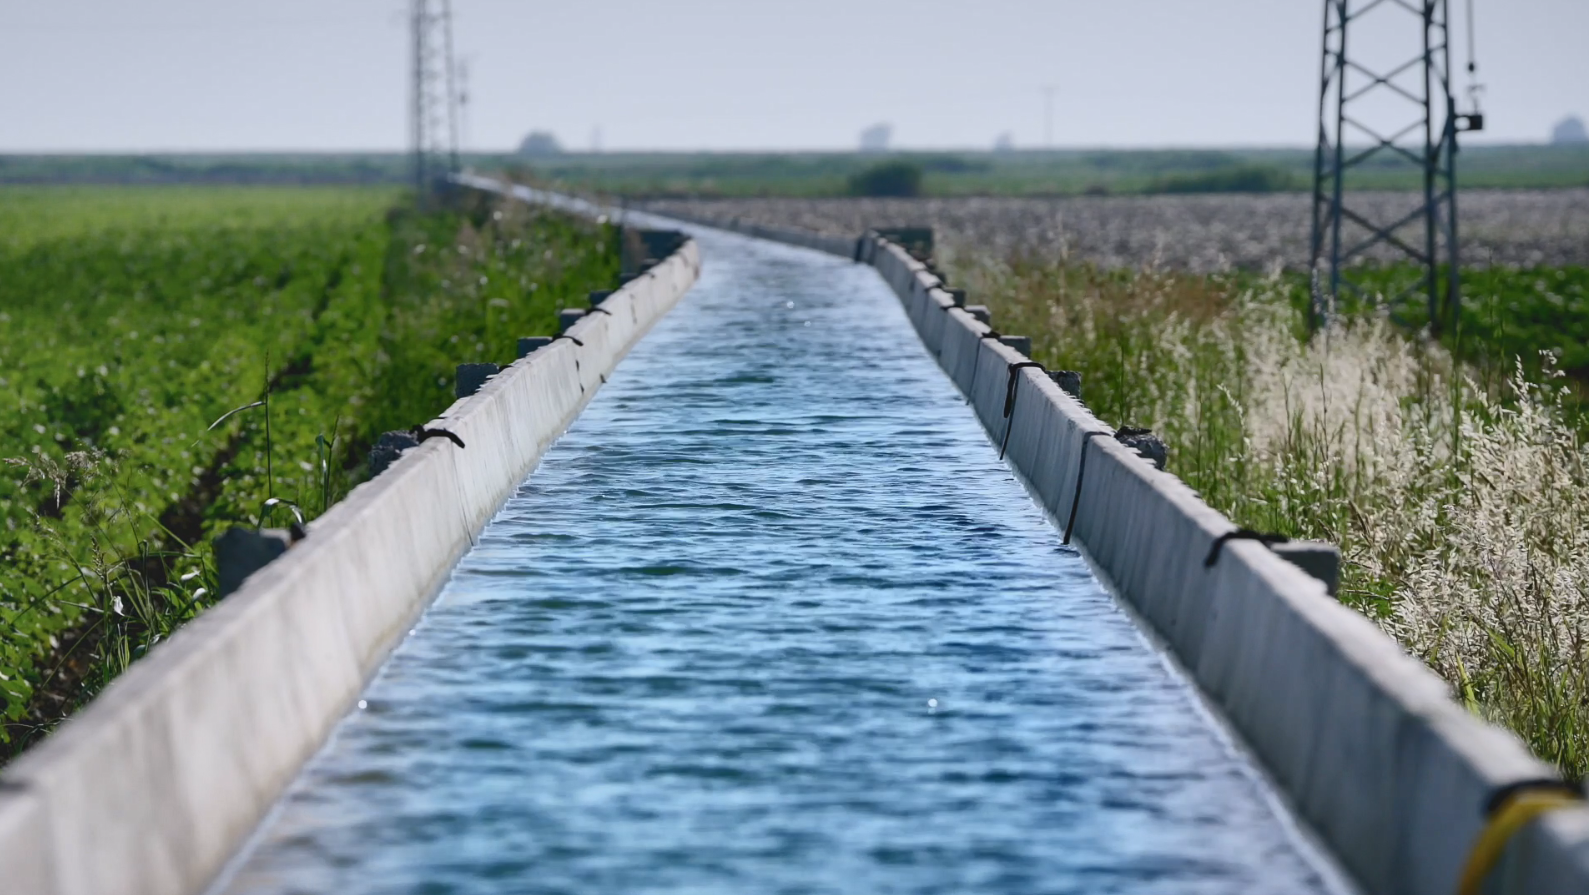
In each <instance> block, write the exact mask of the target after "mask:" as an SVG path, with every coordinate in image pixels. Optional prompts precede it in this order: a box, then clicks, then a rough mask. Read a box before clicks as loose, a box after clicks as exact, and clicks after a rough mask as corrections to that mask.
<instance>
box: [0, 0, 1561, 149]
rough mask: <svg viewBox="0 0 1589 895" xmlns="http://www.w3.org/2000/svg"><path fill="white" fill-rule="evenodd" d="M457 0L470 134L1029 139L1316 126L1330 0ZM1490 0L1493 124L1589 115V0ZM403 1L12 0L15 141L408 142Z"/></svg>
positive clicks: (5, 55)
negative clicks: (889, 131) (873, 130)
mask: <svg viewBox="0 0 1589 895" xmlns="http://www.w3.org/2000/svg"><path fill="white" fill-rule="evenodd" d="M453 3H454V9H455V13H456V18H457V26H456V27H457V38H456V40H457V48H458V53H459V55H460V56H461V57H464V58H466V59H467V60H468V62H469V67H470V86H471V92H472V94H473V102H472V103H471V105H470V109H469V115H468V129H467V144H468V148H470V149H482V150H485V149H503V148H507V147H509V146H512V145H514V144H516V143H517V141H518V140H519V138H520V137H522V136H523V135H524V133H525V132H526V131H528V130H530V129H531V128H547V129H550V130H552V131H554V132H555V133H556V134H557V135H558V137H559V138H560V139H561V140H562V141H563V143H564V144H565V145H567V146H570V147H573V148H587V147H589V146H590V144H591V140H592V135H593V133H594V131H595V130H596V129H597V128H600V132H601V140H602V145H603V147H604V148H607V149H643V148H660V149H695V148H710V149H843V148H850V147H853V146H854V145H855V144H856V139H857V134H858V133H859V131H860V130H861V129H862V128H863V127H865V126H867V125H869V124H872V123H874V122H879V121H886V122H889V123H890V124H892V125H893V128H894V142H895V145H898V146H904V147H912V148H927V147H986V146H990V145H991V144H992V142H993V140H994V138H995V137H996V136H997V135H998V134H1000V133H1003V132H1006V131H1007V132H1010V133H1011V134H1012V135H1013V137H1014V139H1015V142H1016V144H1017V145H1018V146H1029V147H1030V146H1039V145H1042V144H1043V142H1044V114H1043V110H1044V100H1043V93H1042V87H1043V86H1044V85H1053V86H1054V87H1055V88H1056V89H1055V93H1054V96H1055V100H1054V111H1055V124H1054V143H1055V144H1057V145H1060V146H1172V145H1173V146H1195V145H1311V143H1312V141H1313V133H1314V127H1315V120H1316V119H1315V115H1316V108H1315V104H1316V102H1317V89H1318V88H1317V83H1316V80H1317V76H1318V67H1319V61H1318V54H1319V30H1320V27H1321V22H1322V8H1323V7H1322V3H1321V0H799V2H793V0H790V2H783V0H672V2H667V0H539V2H531V0H453ZM1476 4H1477V15H1478V24H1479V27H1478V38H1479V40H1478V50H1479V61H1480V66H1481V71H1480V74H1481V76H1482V78H1483V80H1484V82H1485V83H1486V84H1487V86H1488V93H1487V95H1486V101H1485V106H1486V111H1487V112H1488V114H1489V124H1490V132H1489V133H1488V134H1486V135H1485V139H1486V140H1504V141H1535V140H1541V139H1543V138H1544V137H1545V136H1546V135H1547V134H1548V133H1549V129H1550V127H1551V126H1552V124H1554V123H1555V122H1556V121H1557V120H1559V119H1560V118H1562V117H1563V116H1565V115H1567V114H1569V113H1573V114H1578V115H1580V116H1584V117H1586V118H1589V47H1586V43H1589V0H1476ZM1452 5H1453V13H1456V12H1457V11H1458V9H1459V8H1460V7H1461V5H1462V0H1452ZM405 9H406V0H268V2H266V0H251V2H243V0H48V2H44V3H40V2H27V3H24V2H22V0H0V151H9V152H19V151H48V150H88V151H114V150H179V149H215V150H247V149H396V148H400V147H402V146H403V144H404V140H405V133H406V131H405V120H406V102H407V65H408V63H407V57H406V51H407V30H406V29H407V24H406V19H405ZM1403 15H1404V16H1405V14H1403ZM1408 18H1410V17H1408ZM1459 21H1460V17H1459ZM1387 33H1388V32H1387ZM1405 34H1406V40H1407V42H1408V43H1407V44H1406V52H1407V54H1408V55H1409V56H1410V55H1413V54H1416V52H1417V45H1416V41H1417V40H1418V39H1419V37H1418V28H1417V26H1416V22H1415V20H1414V25H1413V26H1412V27H1410V28H1407V29H1406V31H1405ZM1464 54H1465V51H1464Z"/></svg>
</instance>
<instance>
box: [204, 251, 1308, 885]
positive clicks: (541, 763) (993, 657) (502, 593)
mask: <svg viewBox="0 0 1589 895" xmlns="http://www.w3.org/2000/svg"><path fill="white" fill-rule="evenodd" d="M699 238H700V239H701V241H702V254H703V257H704V258H705V259H706V263H705V270H704V273H703V277H702V279H701V281H700V283H699V284H698V285H697V286H696V287H695V290H694V291H693V292H692V293H691V294H690V295H689V296H687V297H686V299H685V301H684V302H683V304H681V305H680V307H679V308H678V309H676V310H675V311H674V312H673V314H672V315H671V316H670V317H668V318H667V319H665V320H664V321H663V322H662V323H661V324H660V325H659V326H658V328H657V329H656V331H655V332H653V333H652V334H651V335H650V336H649V337H647V339H646V340H645V341H644V342H643V343H641V345H640V346H639V347H638V348H637V349H636V350H635V352H634V353H633V355H632V356H631V357H630V358H629V359H628V360H626V361H625V362H624V364H623V366H622V367H620V369H619V370H618V371H617V373H616V375H615V376H614V377H613V378H612V381H611V382H610V383H608V385H607V386H606V387H605V389H604V390H603V391H602V392H601V393H600V394H599V395H598V396H597V397H596V398H595V400H594V401H593V402H592V403H591V405H590V407H589V408H588V409H587V410H586V411H585V413H584V414H583V416H581V417H580V418H579V420H578V421H577V422H576V423H575V424H574V426H573V427H572V428H571V429H570V431H569V432H568V433H567V434H566V435H565V436H564V437H563V439H562V440H561V441H560V442H559V443H558V444H557V445H556V446H555V447H554V448H553V449H552V450H551V451H550V452H549V453H548V454H547V456H546V457H545V459H544V461H543V462H542V464H541V466H540V468H539V469H538V470H537V471H536V472H535V474H534V475H533V476H532V477H531V478H530V479H529V480H528V481H527V482H526V483H525V484H524V485H523V486H522V487H521V489H520V490H519V491H518V493H517V494H516V495H515V496H514V497H513V498H512V499H511V500H510V501H509V502H508V504H507V505H506V506H505V507H504V508H503V510H502V511H501V512H500V514H499V515H498V516H497V518H496V519H495V520H494V521H493V522H492V523H491V524H490V526H489V527H487V529H486V530H485V531H484V533H483V534H482V535H481V536H480V538H479V541H478V546H477V547H476V548H475V549H474V550H473V552H472V553H470V554H469V555H468V556H467V557H466V558H465V559H464V560H463V562H462V564H461V565H460V566H459V567H458V569H457V570H456V571H455V573H454V574H453V576H452V579H451V581H450V583H449V584H448V585H447V586H446V588H445V590H444V591H443V593H442V595H441V596H440V598H439V599H438V601H437V602H436V604H435V605H434V606H433V607H432V608H431V610H430V611H429V613H428V614H427V615H426V616H425V618H424V619H423V621H422V622H421V623H420V624H419V625H418V626H417V627H416V629H415V630H414V632H413V633H412V635H411V636H410V637H409V638H408V639H407V640H406V641H405V642H404V643H403V645H402V646H401V647H400V648H399V649H398V650H397V651H396V652H395V653H394V655H393V656H392V658H391V660H390V661H389V662H388V664H387V666H386V668H385V669H384V670H383V671H382V673H381V674H380V675H379V676H378V677H377V679H376V680H375V681H374V682H373V683H372V684H371V686H370V687H369V690H368V692H367V693H366V694H365V696H364V698H363V701H362V702H361V703H360V708H359V709H358V710H357V711H355V712H354V713H353V714H352V715H350V716H349V717H348V718H347V719H346V721H345V722H344V723H343V724H342V725H341V727H340V729H339V731H338V733H337V735H336V736H335V738H334V739H333V740H332V742H331V743H330V745H328V746H327V747H326V749H325V750H324V751H323V753H322V754H321V755H320V756H318V757H317V758H316V759H315V760H314V761H313V762H312V763H311V764H310V766H309V767H308V768H307V770H306V771H305V772H304V774H303V776H302V778H301V779H300V780H299V781H298V782H297V783H296V784H295V785H294V786H293V788H292V789H291V791H290V792H289V794H288V795H287V796H286V797H285V799H284V800H283V803H282V804H281V806H280V807H279V809H278V810H277V811H276V812H275V813H274V814H273V815H272V817H271V818H270V819H269V820H268V821H267V823H266V824H265V825H264V827H263V828H262V829H261V830H260V831H259V833H258V834H257V835H256V837H255V839H254V841H253V843H252V844H251V846H250V847H249V849H248V850H247V851H246V852H245V853H244V854H243V855H242V856H240V857H239V859H238V860H237V861H236V862H234V867H233V868H232V869H231V871H230V872H229V874H228V876H227V877H226V878H224V879H223V880H221V881H220V882H219V883H218V884H217V887H216V891H217V892H227V893H234V892H235V893H241V892H342V893H377V892H379V893H396V892H415V893H418V892H426V893H441V892H547V893H551V892H559V893H562V892H566V893H586V895H590V893H604V892H612V893H618V892H641V891H645V892H690V893H712V892H721V893H742V892H769V893H770V892H910V893H918V892H946V893H948V892H971V891H977V892H1012V893H1013V892H1023V893H1024V892H1075V893H1101V892H1126V891H1129V892H1134V893H1140V892H1164V893H1171V892H1173V893H1177V895H1185V893H1205V892H1206V893H1229V892H1249V891H1251V892H1256V891H1263V892H1267V893H1282V892H1324V891H1332V890H1334V888H1335V884H1334V883H1333V882H1331V880H1333V879H1334V873H1333V871H1331V870H1330V869H1329V867H1328V866H1327V865H1326V864H1325V862H1324V860H1323V859H1322V858H1320V857H1319V856H1318V855H1317V854H1316V853H1315V852H1314V851H1313V850H1312V849H1311V848H1310V847H1309V846H1308V845H1307V844H1306V843H1305V842H1304V841H1303V839H1302V838H1301V837H1300V836H1299V835H1298V834H1297V833H1296V832H1295V830H1294V829H1293V827H1292V825H1291V822H1290V821H1289V819H1288V818H1287V817H1286V815H1285V814H1284V812H1283V811H1282V810H1281V809H1280V808H1278V806H1277V804H1276V803H1275V800H1274V797H1273V796H1272V794H1271V793H1270V792H1269V790H1268V789H1267V788H1266V786H1265V784H1263V783H1262V782H1261V780H1260V779H1259V777H1258V775H1257V774H1256V773H1255V772H1254V771H1253V770H1252V767H1251V765H1250V764H1249V763H1248V760H1247V758H1246V757H1245V756H1244V755H1242V754H1241V753H1240V752H1239V751H1238V750H1237V749H1236V748H1234V747H1233V746H1231V745H1230V744H1229V743H1228V741H1227V740H1226V739H1225V738H1224V737H1223V735H1222V734H1221V733H1220V732H1218V730H1217V729H1216V728H1215V727H1214V726H1213V725H1212V724H1211V723H1210V721H1209V720H1208V719H1207V717H1206V715H1205V714H1204V712H1203V710H1202V708H1201V707H1200V706H1199V704H1198V702H1197V700H1196V697H1195V696H1194V694H1193V693H1192V692H1191V691H1190V690H1189V689H1188V688H1187V686H1186V685H1185V684H1184V683H1183V682H1182V681H1181V680H1180V679H1179V678H1178V677H1177V676H1176V675H1175V674H1174V673H1173V672H1172V671H1171V670H1170V669H1169V668H1168V667H1167V666H1166V664H1165V662H1164V661H1163V660H1162V659H1161V657H1160V655H1159V654H1158V653H1157V652H1156V651H1155V650H1154V649H1153V648H1152V647H1151V646H1150V645H1149V644H1148V643H1147V642H1146V640H1145V639H1144V638H1143V637H1142V636H1141V635H1140V634H1139V632H1138V630H1137V629H1136V627H1135V626H1134V624H1133V622H1132V621H1131V620H1130V619H1129V618H1128V617H1127V616H1126V615H1125V614H1124V613H1123V612H1122V611H1121V610H1120V609H1119V608H1118V607H1117V605H1116V604H1115V602H1114V601H1113V600H1112V598H1111V597H1110V596H1109V595H1108V594H1107V593H1106V592H1105V591H1104V590H1103V589H1102V588H1101V586H1100V585H1099V583H1098V582H1097V581H1096V580H1095V579H1094V577H1093V575H1092V574H1091V572H1090V571H1089V569H1088V567H1087V565H1086V564H1085V562H1084V560H1083V559H1082V557H1080V556H1079V555H1078V554H1076V553H1075V552H1073V551H1072V550H1071V549H1070V548H1068V547H1061V546H1060V545H1059V540H1060V539H1059V537H1058V535H1057V533H1056V532H1055V530H1054V528H1053V527H1052V525H1051V524H1050V523H1049V521H1048V520H1047V519H1046V518H1045V517H1044V515H1043V514H1042V512H1041V511H1040V510H1039V509H1038V508H1037V507H1036V506H1035V505H1034V504H1033V503H1032V502H1031V501H1030V500H1029V499H1028V498H1027V496H1026V493H1025V491H1024V489H1023V488H1022V486H1021V485H1020V483H1018V482H1017V481H1016V480H1015V479H1014V478H1013V477H1012V475H1011V473H1010V472H1009V470H1008V469H1007V468H1006V467H1005V466H1004V465H1003V464H1002V463H1000V462H999V460H998V457H997V451H996V450H995V449H994V448H993V447H992V446H991V445H990V444H989V443H988V440H987V437H986V436H985V434H984V433H983V431H982V430H981V428H980V427H979V425H978V424H977V422H976V420H975V419H974V418H973V416H972V413H971V411H970V410H969V409H968V408H966V407H965V406H964V402H963V400H962V398H961V397H960V396H959V394H958V393H957V392H956V391H955V389H954V387H953V386H952V385H951V384H950V383H949V381H948V379H947V378H946V377H944V376H943V374H942V373H941V372H940V371H939V369H938V367H937V366H936V364H935V363H934V362H933V360H932V359H931V358H929V357H928V356H927V355H926V353H925V352H924V351H923V350H922V348H921V347H920V344H919V343H918V342H917V340H916V337H915V334H914V333H913V332H912V331H911V329H910V326H909V323H908V322H907V321H906V319H905V317H904V314H903V312H902V311H901V309H900V307H899V304H898V302H897V301H896V300H895V298H894V297H893V295H892V294H891V293H890V292H889V290H888V288H887V287H886V286H885V285H884V284H883V283H882V282H881V280H879V279H878V278H877V276H876V275H875V274H874V273H873V272H872V271H871V270H870V269H869V268H865V267H861V266H856V265H851V264H848V263H846V262H844V261H841V260H839V259H833V258H825V257H820V256H818V255H815V254H813V253H807V252H804V251H800V250H796V249H790V248H785V247H781V246H774V245H770V244H765V243H756V242H750V241H747V240H743V239H741V238H738V237H732V236H726V235H721V234H713V233H710V232H708V233H703V234H701V235H700V237H699Z"/></svg>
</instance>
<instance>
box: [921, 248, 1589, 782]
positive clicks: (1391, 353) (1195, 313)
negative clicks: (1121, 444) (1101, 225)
mask: <svg viewBox="0 0 1589 895" xmlns="http://www.w3.org/2000/svg"><path fill="white" fill-rule="evenodd" d="M952 266H953V274H954V276H955V278H956V279H957V280H961V281H963V282H965V283H966V284H967V285H968V287H970V288H972V289H974V290H976V292H977V294H979V295H981V296H982V297H984V298H985V299H986V300H987V301H988V302H989V304H990V305H992V306H993V308H994V311H995V314H996V315H997V317H996V319H997V320H998V323H999V327H1000V329H1002V330H1004V331H1006V332H1025V333H1030V334H1032V336H1033V350H1034V355H1035V357H1036V359H1037V360H1040V361H1042V362H1044V363H1045V364H1047V365H1048V366H1049V367H1050V368H1055V369H1059V368H1068V369H1075V370H1080V371H1082V373H1083V396H1084V398H1085V399H1086V401H1087V403H1088V405H1089V406H1090V407H1091V408H1092V409H1093V410H1094V412H1096V413H1097V414H1098V415H1099V416H1100V417H1101V418H1103V419H1105V420H1107V421H1109V422H1111V423H1115V424H1123V423H1129V424H1136V425H1144V426H1148V427H1151V428H1153V429H1155V430H1156V431H1157V432H1159V433H1160V434H1161V436H1163V437H1164V439H1165V441H1166V443H1167V444H1168V446H1169V451H1170V466H1169V469H1170V471H1171V472H1173V473H1175V474H1176V475H1178V476H1180V477H1181V478H1183V479H1184V480H1185V481H1186V482H1187V483H1188V484H1189V485H1190V486H1191V487H1193V488H1194V489H1196V490H1197V491H1198V492H1199V493H1200V494H1202V496H1203V497H1204V499H1205V500H1207V501H1208V502H1209V504H1210V505H1212V506H1213V507H1215V508H1216V509H1219V510H1221V511H1222V512H1224V513H1226V514H1227V515H1228V516H1230V517H1231V519H1232V520H1233V521H1235V522H1236V523H1238V524H1240V525H1243V526H1247V527H1252V528H1258V529H1263V530H1269V531H1276V532H1279V533H1282V534H1286V535H1289V536H1292V537H1305V538H1321V539H1325V540H1329V541H1333V542H1335V543H1337V544H1339V545H1340V546H1341V549H1342V553H1343V558H1344V560H1345V568H1344V569H1343V575H1342V582H1341V591H1340V594H1341V596H1340V598H1341V600H1342V601H1343V602H1345V603H1347V604H1348V605H1351V606H1353V607H1355V608H1357V609H1359V610H1360V611H1362V612H1364V613H1365V614H1367V615H1368V616H1369V617H1370V618H1372V619H1374V620H1375V621H1376V622H1377V623H1378V624H1379V625H1380V626H1381V627H1383V628H1384V629H1385V630H1386V631H1387V632H1388V633H1390V634H1392V635H1393V636H1395V637H1396V638H1397V639H1398V640H1400V641H1401V643H1402V644H1403V645H1404V646H1405V647H1406V648H1407V649H1408V650H1409V651H1410V652H1412V653H1413V654H1415V655H1417V656H1419V657H1420V658H1422V659H1423V660H1424V661H1425V662H1427V663H1428V664H1429V665H1430V667H1431V668H1433V669H1434V670H1435V671H1437V672H1439V673H1440V674H1441V675H1443V676H1444V677H1445V678H1446V679H1447V680H1448V681H1449V682H1450V683H1451V686H1452V689H1453V692H1454V693H1455V694H1457V695H1458V696H1459V698H1462V699H1463V700H1464V701H1465V702H1467V703H1468V704H1469V705H1470V706H1472V708H1473V709H1474V711H1476V712H1478V713H1480V714H1482V715H1484V716H1485V717H1487V718H1490V719H1492V720H1494V721H1496V722H1498V723H1501V724H1504V725H1506V726H1508V727H1510V728H1512V729H1513V730H1515V731H1517V732H1518V733H1519V734H1520V735H1521V736H1522V737H1523V738H1524V739H1525V740H1527V741H1528V743H1529V744H1530V745H1531V746H1532V747H1533V749H1534V750H1535V751H1536V752H1537V753H1538V754H1539V755H1541V756H1542V757H1544V758H1546V759H1548V760H1551V761H1554V762H1556V763H1557V764H1558V765H1559V766H1560V767H1561V769H1562V771H1563V772H1564V773H1565V774H1567V775H1568V776H1569V777H1572V778H1574V779H1581V778H1582V777H1583V776H1584V775H1585V773H1586V771H1589V598H1586V594H1589V448H1586V446H1585V445H1584V444H1583V443H1582V442H1581V440H1580V438H1579V435H1578V428H1577V426H1576V425H1575V424H1574V422H1573V420H1572V417H1571V415H1570V413H1569V412H1568V408H1567V407H1566V406H1565V404H1564V401H1565V400H1566V399H1567V397H1568V393H1567V392H1566V391H1565V390H1564V389H1563V386H1562V382H1563V379H1562V377H1561V375H1560V374H1558V373H1557V372H1556V371H1555V369H1554V362H1553V359H1552V356H1551V355H1549V354H1546V355H1545V356H1543V357H1537V356H1536V358H1534V359H1532V360H1531V361H1530V362H1528V363H1524V362H1523V361H1521V360H1518V359H1516V358H1514V359H1513V363H1512V364H1511V373H1510V374H1509V375H1507V376H1505V377H1502V378H1500V379H1499V380H1497V379H1495V378H1494V377H1491V376H1489V375H1487V374H1486V373H1485V372H1484V371H1483V370H1482V369H1480V368H1478V367H1475V366H1473V365H1471V364H1464V363H1462V362H1461V361H1459V360H1457V359H1455V358H1454V357H1453V356H1452V354H1451V353H1450V352H1449V351H1448V350H1447V349H1446V348H1445V347H1444V346H1443V345H1441V344H1439V343H1434V342H1430V341H1427V340H1426V339H1424V338H1422V337H1420V336H1419V335H1418V334H1416V333H1409V332H1407V331H1406V330H1403V329H1400V328H1398V327H1397V326H1395V325H1394V324H1393V323H1391V322H1390V321H1389V320H1388V319H1387V318H1386V317H1384V316H1382V315H1378V314H1373V313H1367V312H1366V309H1365V313H1364V314H1362V315H1360V316H1356V317H1349V318H1347V319H1344V320H1342V321H1340V322H1339V323H1338V324H1337V325H1336V326H1334V327H1332V328H1331V329H1330V330H1329V331H1327V332H1326V333H1324V334H1321V335H1320V336H1318V337H1315V338H1313V339H1311V340H1309V339H1307V338H1306V337H1305V332H1306V327H1305V326H1304V325H1303V321H1304V318H1303V317H1302V315H1301V314H1300V313H1299V312H1298V308H1297V306H1296V304H1295V303H1294V300H1293V295H1292V291H1291V288H1290V284H1289V283H1288V281H1287V280H1286V279H1284V278H1277V277H1270V278H1256V277H1252V276H1247V275H1231V276H1225V277H1200V276H1191V275H1184V274H1169V273H1163V272H1157V271H1153V270H1147V271H1143V272H1132V271H1103V270H1099V269H1096V268H1091V267H1086V266H1071V265H1066V264H1062V263H1054V262H1051V261H1048V260H1045V259H1042V258H1040V257H1034V256H1024V257H1022V256H1017V257H1014V258H1010V259H999V258H996V257H992V256H986V255H978V254H975V253H974V252H968V251H965V250H962V251H961V252H960V254H959V255H957V256H956V257H955V260H954V263H953V265H952ZM1530 369H1534V370H1537V371H1538V373H1537V374H1536V375H1530V374H1529V372H1528V371H1529V370H1530Z"/></svg>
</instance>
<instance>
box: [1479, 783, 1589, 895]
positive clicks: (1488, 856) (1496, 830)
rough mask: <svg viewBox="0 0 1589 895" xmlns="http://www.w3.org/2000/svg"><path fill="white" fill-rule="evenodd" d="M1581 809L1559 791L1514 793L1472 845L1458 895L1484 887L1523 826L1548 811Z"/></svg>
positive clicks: (1578, 802)
mask: <svg viewBox="0 0 1589 895" xmlns="http://www.w3.org/2000/svg"><path fill="white" fill-rule="evenodd" d="M1583 805H1584V801H1583V799H1582V798H1579V797H1576V796H1574V795H1571V794H1569V793H1567V792H1564V791H1562V790H1560V789H1534V790H1527V789H1525V790H1521V791H1519V792H1517V793H1514V794H1513V795H1512V796H1511V797H1510V798H1508V799H1507V800H1506V801H1505V802H1502V803H1501V806H1500V807H1499V808H1497V809H1496V810H1495V813H1493V814H1491V815H1490V822H1489V823H1488V824H1486V825H1485V827H1484V830H1483V831H1482V832H1480V833H1479V838H1478V839H1477V840H1476V841H1475V842H1474V843H1473V850H1472V851H1471V852H1469V853H1468V863H1467V866H1465V867H1463V868H1462V882H1461V883H1460V884H1459V885H1458V886H1457V893H1458V895H1479V889H1480V887H1481V886H1483V885H1484V878H1485V877H1487V876H1489V875H1490V871H1491V870H1494V869H1495V864H1496V862H1498V861H1500V859H1501V853H1502V852H1504V851H1505V850H1506V844H1507V843H1508V842H1510V841H1511V839H1512V837H1513V836H1514V835H1516V833H1517V831H1518V830H1520V829H1522V827H1523V825H1524V824H1527V823H1528V822H1529V821H1531V820H1533V819H1534V818H1536V817H1538V816H1540V815H1541V814H1544V813H1545V812H1547V811H1555V810H1557V809H1560V808H1581V807H1583Z"/></svg>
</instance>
